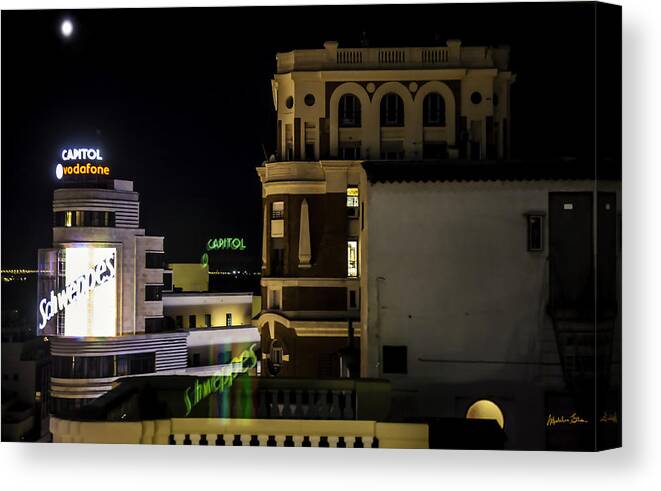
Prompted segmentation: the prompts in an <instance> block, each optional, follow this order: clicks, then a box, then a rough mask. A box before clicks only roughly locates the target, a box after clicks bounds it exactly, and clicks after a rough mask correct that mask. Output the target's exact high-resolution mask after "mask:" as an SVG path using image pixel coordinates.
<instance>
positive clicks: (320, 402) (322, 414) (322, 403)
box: [317, 390, 329, 419]
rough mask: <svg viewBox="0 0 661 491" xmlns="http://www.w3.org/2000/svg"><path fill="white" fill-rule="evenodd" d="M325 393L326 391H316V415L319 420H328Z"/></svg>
mask: <svg viewBox="0 0 661 491" xmlns="http://www.w3.org/2000/svg"><path fill="white" fill-rule="evenodd" d="M327 394H328V393H327V391H326V390H318V391H317V397H318V399H317V407H318V409H317V413H318V415H319V419H328V413H329V408H328V402H326V397H327Z"/></svg>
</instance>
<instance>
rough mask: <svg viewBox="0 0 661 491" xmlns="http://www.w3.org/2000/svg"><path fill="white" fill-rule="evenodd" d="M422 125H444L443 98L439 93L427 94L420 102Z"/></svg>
mask: <svg viewBox="0 0 661 491" xmlns="http://www.w3.org/2000/svg"><path fill="white" fill-rule="evenodd" d="M422 114H423V116H422V118H423V119H422V120H423V124H424V126H445V99H443V96H442V95H441V94H438V93H436V92H432V93H431V94H427V96H426V97H425V99H424V101H423V102H422Z"/></svg>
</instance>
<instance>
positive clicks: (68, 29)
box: [60, 19, 73, 38]
mask: <svg viewBox="0 0 661 491" xmlns="http://www.w3.org/2000/svg"><path fill="white" fill-rule="evenodd" d="M60 30H61V31H62V35H63V36H64V37H67V38H68V37H69V36H71V33H72V32H73V23H72V22H71V21H70V20H68V19H67V20H65V21H63V22H62V25H61V26H60Z"/></svg>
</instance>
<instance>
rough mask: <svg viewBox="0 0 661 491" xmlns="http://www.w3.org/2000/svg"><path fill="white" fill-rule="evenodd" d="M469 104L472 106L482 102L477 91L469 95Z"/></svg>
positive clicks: (480, 95)
mask: <svg viewBox="0 0 661 491" xmlns="http://www.w3.org/2000/svg"><path fill="white" fill-rule="evenodd" d="M471 102H472V103H473V104H479V103H480V102H482V94H480V93H479V92H478V91H477V90H476V91H475V92H473V93H472V94H471Z"/></svg>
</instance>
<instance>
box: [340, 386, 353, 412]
mask: <svg viewBox="0 0 661 491" xmlns="http://www.w3.org/2000/svg"><path fill="white" fill-rule="evenodd" d="M342 395H343V396H344V410H343V411H342V418H343V419H353V417H354V414H353V400H352V397H351V396H352V392H351V391H350V390H343V391H342Z"/></svg>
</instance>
